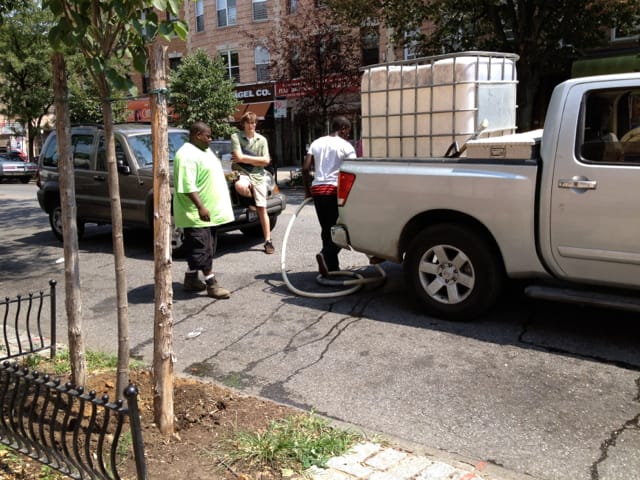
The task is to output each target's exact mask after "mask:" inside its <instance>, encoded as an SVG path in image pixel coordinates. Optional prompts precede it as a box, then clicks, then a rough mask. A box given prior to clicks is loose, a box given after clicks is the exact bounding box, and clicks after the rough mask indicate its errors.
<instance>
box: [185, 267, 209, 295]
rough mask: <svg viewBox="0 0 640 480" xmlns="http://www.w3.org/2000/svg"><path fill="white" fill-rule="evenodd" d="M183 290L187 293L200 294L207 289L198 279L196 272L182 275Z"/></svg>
mask: <svg viewBox="0 0 640 480" xmlns="http://www.w3.org/2000/svg"><path fill="white" fill-rule="evenodd" d="M184 289H185V290H186V291H187V292H202V291H203V290H206V289H207V286H206V285H205V283H204V282H203V281H202V280H200V279H199V278H198V272H186V273H185V274H184Z"/></svg>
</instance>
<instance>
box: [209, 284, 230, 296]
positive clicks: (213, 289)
mask: <svg viewBox="0 0 640 480" xmlns="http://www.w3.org/2000/svg"><path fill="white" fill-rule="evenodd" d="M207 295H209V296H210V297H213V298H218V299H223V298H229V297H230V296H231V292H230V291H229V290H227V289H226V288H224V287H221V286H220V285H218V282H217V280H214V281H213V283H211V284H207Z"/></svg>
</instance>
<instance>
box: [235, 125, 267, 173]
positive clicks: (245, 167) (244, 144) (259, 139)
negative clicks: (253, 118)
mask: <svg viewBox="0 0 640 480" xmlns="http://www.w3.org/2000/svg"><path fill="white" fill-rule="evenodd" d="M237 150H240V151H242V152H243V153H244V154H246V155H252V156H256V157H268V156H269V144H268V143H267V139H266V138H265V137H264V136H262V135H260V134H259V133H255V135H254V136H253V138H251V139H249V138H247V135H246V134H245V133H244V132H243V131H238V132H237V133H234V134H232V135H231V151H232V152H235V151H237ZM231 168H232V169H233V170H238V171H239V172H241V173H244V174H245V175H248V176H249V178H250V179H251V183H253V184H256V185H259V184H261V183H262V182H264V178H265V174H264V167H257V166H255V165H249V164H246V163H236V162H234V163H232V164H231Z"/></svg>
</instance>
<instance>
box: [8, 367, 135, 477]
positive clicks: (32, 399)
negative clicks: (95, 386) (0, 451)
mask: <svg viewBox="0 0 640 480" xmlns="http://www.w3.org/2000/svg"><path fill="white" fill-rule="evenodd" d="M124 394H125V397H126V398H127V402H126V406H125V404H124V403H123V402H122V401H121V400H118V401H116V402H109V397H108V396H106V395H105V396H102V397H100V398H98V397H97V396H96V393H95V392H93V391H91V392H88V393H85V392H84V389H83V388H82V387H73V386H72V385H71V384H70V383H67V384H65V385H61V384H60V380H57V379H52V378H50V377H49V375H39V374H38V372H30V371H29V369H27V368H21V367H20V366H19V365H18V364H17V363H12V362H9V361H5V362H3V363H2V365H1V366H0V442H1V443H4V444H5V445H8V446H9V447H11V448H13V449H15V450H18V451H19V452H21V453H23V454H24V455H27V456H29V457H31V458H33V459H35V460H37V461H39V462H41V463H43V464H45V465H48V466H50V467H51V468H54V469H55V470H58V471H59V472H62V473H64V474H65V475H68V476H69V477H71V478H76V479H85V478H86V479H105V480H106V479H108V480H111V479H113V480H119V479H121V478H122V475H121V473H120V470H121V469H125V470H126V469H127V462H128V459H130V458H133V459H134V462H135V466H136V472H135V475H136V478H137V479H139V480H143V479H146V478H147V474H146V466H145V461H144V445H143V443H142V429H141V425H140V413H139V411H138V401H137V395H138V391H137V389H136V387H135V386H134V385H129V387H127V389H125V391H124ZM127 419H128V422H127Z"/></svg>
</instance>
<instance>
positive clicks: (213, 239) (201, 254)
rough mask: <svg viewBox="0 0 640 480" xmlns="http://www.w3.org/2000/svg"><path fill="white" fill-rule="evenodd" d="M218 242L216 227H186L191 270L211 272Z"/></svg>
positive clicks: (186, 246)
mask: <svg viewBox="0 0 640 480" xmlns="http://www.w3.org/2000/svg"><path fill="white" fill-rule="evenodd" d="M217 244H218V231H217V230H216V228H215V227H202V228H185V229H184V247H185V256H186V259H187V264H188V265H189V270H201V271H203V272H210V271H211V269H212V264H213V255H214V254H215V253H216V247H217Z"/></svg>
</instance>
